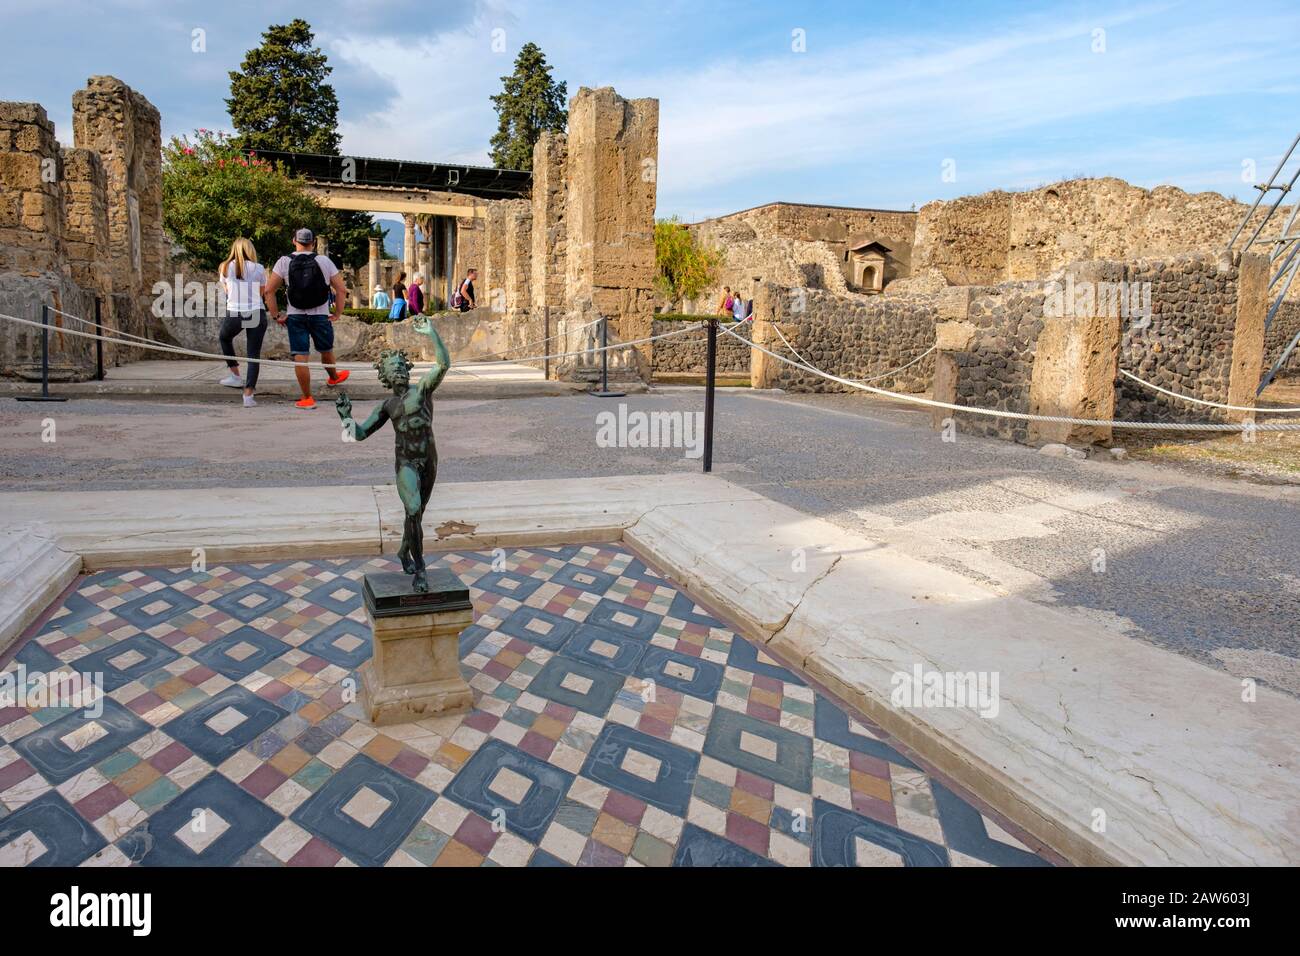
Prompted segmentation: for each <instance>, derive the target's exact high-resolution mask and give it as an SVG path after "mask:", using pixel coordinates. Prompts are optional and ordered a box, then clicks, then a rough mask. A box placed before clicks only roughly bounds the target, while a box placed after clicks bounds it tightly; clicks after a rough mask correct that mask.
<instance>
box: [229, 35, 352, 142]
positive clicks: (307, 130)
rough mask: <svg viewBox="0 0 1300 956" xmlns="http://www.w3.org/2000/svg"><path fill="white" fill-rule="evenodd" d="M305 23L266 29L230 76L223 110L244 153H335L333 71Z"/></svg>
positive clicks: (336, 114) (336, 116)
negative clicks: (228, 116) (314, 42)
mask: <svg viewBox="0 0 1300 956" xmlns="http://www.w3.org/2000/svg"><path fill="white" fill-rule="evenodd" d="M314 39H315V38H314V36H313V34H312V32H311V25H310V24H308V23H307V21H306V20H294V21H293V22H292V23H289V24H283V25H273V26H270V27H267V29H266V31H265V32H264V33H263V34H262V45H261V46H259V47H257V48H256V49H253V50H249V51H248V53H247V54H246V55H245V56H244V62H243V63H242V64H240V69H239V70H238V71H236V70H232V71H231V72H230V98H229V99H227V100H226V109H227V110H228V111H229V112H230V120H231V122H232V123H234V125H235V132H236V133H237V134H238V144H239V146H241V147H243V148H245V149H271V150H276V149H278V150H287V151H290V152H299V153H328V154H329V155H331V156H337V155H338V152H339V140H340V137H339V132H338V122H339V100H338V97H337V96H336V95H335V93H334V87H332V86H330V85H329V84H328V83H327V82H325V81H326V79H327V78H328V77H329V75H330V73H331V72H332V67H330V65H329V64H328V63H327V62H326V59H325V54H324V53H322V52H321V50H320V48H319V47H314V46H312V42H313V40H314Z"/></svg>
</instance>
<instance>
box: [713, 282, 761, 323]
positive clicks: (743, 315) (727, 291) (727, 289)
mask: <svg viewBox="0 0 1300 956" xmlns="http://www.w3.org/2000/svg"><path fill="white" fill-rule="evenodd" d="M718 314H719V315H729V316H731V318H732V319H733V320H735V321H736V322H743V321H745V320H746V319H749V318H752V317H753V314H754V300H753V299H750V300H749V301H746V300H745V299H743V298H741V295H740V293H739V292H735V293H733V292H732V291H731V286H729V285H724V286H723V287H722V301H720V302H719V303H718Z"/></svg>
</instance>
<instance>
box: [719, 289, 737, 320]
mask: <svg viewBox="0 0 1300 956" xmlns="http://www.w3.org/2000/svg"><path fill="white" fill-rule="evenodd" d="M735 307H736V300H735V297H734V296H732V294H731V286H729V285H724V286H723V287H722V301H721V302H719V303H718V314H719V315H731V310H732V309H734V308H735Z"/></svg>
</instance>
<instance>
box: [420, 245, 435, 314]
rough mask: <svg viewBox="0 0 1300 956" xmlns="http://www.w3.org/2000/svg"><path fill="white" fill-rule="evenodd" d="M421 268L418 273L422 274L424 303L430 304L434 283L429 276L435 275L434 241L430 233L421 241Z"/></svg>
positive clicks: (421, 286)
mask: <svg viewBox="0 0 1300 956" xmlns="http://www.w3.org/2000/svg"><path fill="white" fill-rule="evenodd" d="M419 261H420V267H419V269H417V270H416V271H417V272H419V274H420V291H421V292H423V293H424V301H425V303H426V304H427V303H428V302H429V290H430V289H431V288H432V287H433V283H431V282H430V281H429V276H430V275H431V274H432V273H433V240H432V238H431V237H430V235H429V234H428V233H425V236H424V238H423V239H421V240H420V258H419Z"/></svg>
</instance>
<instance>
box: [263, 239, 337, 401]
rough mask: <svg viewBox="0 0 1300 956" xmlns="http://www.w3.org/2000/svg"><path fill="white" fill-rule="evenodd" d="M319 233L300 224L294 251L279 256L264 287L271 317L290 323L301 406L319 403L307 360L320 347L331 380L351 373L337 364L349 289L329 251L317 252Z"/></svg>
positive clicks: (291, 352)
mask: <svg viewBox="0 0 1300 956" xmlns="http://www.w3.org/2000/svg"><path fill="white" fill-rule="evenodd" d="M315 250H316V237H315V236H314V235H312V231H311V230H310V229H299V230H298V231H297V232H295V233H294V234H293V254H292V255H288V256H281V257H280V260H279V261H278V262H277V263H276V264H275V268H273V269H272V270H271V274H270V275H269V276H268V277H267V280H266V286H265V287H264V288H263V290H262V298H263V300H264V301H265V302H266V310H267V311H268V312H269V313H270V314H271V318H273V319H275V321H277V322H279V323H280V324H281V325H284V326H287V328H288V332H289V352H290V354H291V355H292V356H293V360H294V362H296V363H298V364H297V365H296V366H295V368H294V373H295V374H296V375H297V376H298V387H299V388H300V389H302V398H301V399H300V400H299V401H297V402H295V403H294V404H295V405H297V406H298V407H299V408H315V407H316V400H315V399H314V398H312V397H311V370H310V369H309V368H308V367H307V359H308V358H310V357H311V348H312V346H313V345H314V346H316V351H317V352H319V353H320V360H321V362H322V363H323V364H324V366H325V371H326V372H327V373H329V377H328V378H327V379H326V384H328V385H339V384H341V383H342V382H343V381H344V380H346V379H347V377H348V372H347V371H342V372H340V371H338V370H337V369H335V368H334V324H333V323H334V320H335V319H337V318H338V317H339V316H341V315H342V314H343V303H344V301H345V300H346V299H347V294H348V289H347V286H346V285H345V284H344V282H343V276H342V274H341V273H340V272H339V270H338V267H337V266H335V265H334V263H332V262H330V260H329V258H328V257H327V256H318V255H316V251H315ZM281 286H285V287H286V288H287V291H288V298H289V308H288V315H287V316H282V315H281V314H280V309H279V305H278V303H277V302H276V300H275V294H276V292H277V291H279V289H280V287H281ZM331 291H332V292H333V293H334V307H333V310H332V311H331V309H330V293H331Z"/></svg>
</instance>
